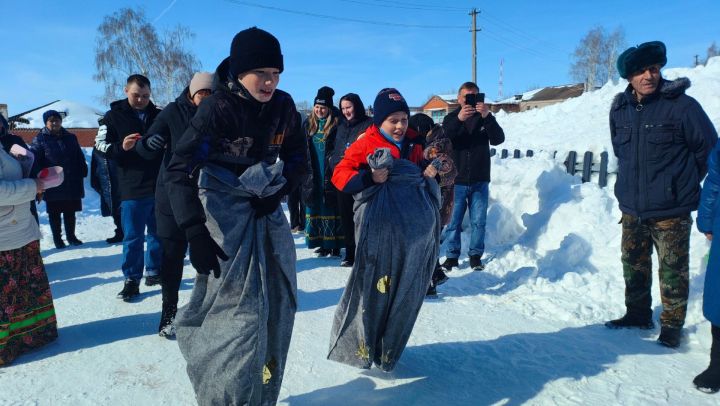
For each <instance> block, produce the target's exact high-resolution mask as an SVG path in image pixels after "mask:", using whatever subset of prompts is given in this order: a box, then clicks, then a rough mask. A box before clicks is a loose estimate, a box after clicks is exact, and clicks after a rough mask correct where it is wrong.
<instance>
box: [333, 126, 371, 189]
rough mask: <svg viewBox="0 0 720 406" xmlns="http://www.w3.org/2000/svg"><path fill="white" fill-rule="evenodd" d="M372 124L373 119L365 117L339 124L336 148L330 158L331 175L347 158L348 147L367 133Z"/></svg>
mask: <svg viewBox="0 0 720 406" xmlns="http://www.w3.org/2000/svg"><path fill="white" fill-rule="evenodd" d="M372 123H373V121H372V118H370V117H368V116H366V115H363V116H362V117H358V118H353V119H352V120H342V122H340V124H338V127H337V133H336V135H335V148H334V149H333V152H332V156H331V157H330V170H331V175H332V171H334V170H335V166H337V164H338V163H340V160H342V159H343V157H344V156H345V150H346V149H347V147H349V146H350V145H352V143H353V142H355V140H357V137H358V136H359V135H360V134H362V133H363V132H365V130H367V129H368V127H370V126H371V125H372Z"/></svg>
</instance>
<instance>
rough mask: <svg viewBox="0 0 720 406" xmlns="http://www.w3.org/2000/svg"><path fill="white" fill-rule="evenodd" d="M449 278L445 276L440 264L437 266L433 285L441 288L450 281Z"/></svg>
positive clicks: (433, 276)
mask: <svg viewBox="0 0 720 406" xmlns="http://www.w3.org/2000/svg"><path fill="white" fill-rule="evenodd" d="M448 279H450V278H448V276H447V275H445V272H443V270H442V268H441V267H440V264H437V265H436V266H435V270H434V271H433V274H432V284H433V285H435V286H440V285H442V284H443V283H445V282H447V281H448Z"/></svg>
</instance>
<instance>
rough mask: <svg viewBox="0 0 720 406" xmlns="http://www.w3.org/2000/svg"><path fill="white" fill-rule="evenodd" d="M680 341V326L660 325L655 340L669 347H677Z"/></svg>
mask: <svg viewBox="0 0 720 406" xmlns="http://www.w3.org/2000/svg"><path fill="white" fill-rule="evenodd" d="M680 341H682V328H675V327H666V326H662V328H661V329H660V337H658V339H657V342H658V344H660V345H664V346H666V347H669V348H677V347H679V346H680Z"/></svg>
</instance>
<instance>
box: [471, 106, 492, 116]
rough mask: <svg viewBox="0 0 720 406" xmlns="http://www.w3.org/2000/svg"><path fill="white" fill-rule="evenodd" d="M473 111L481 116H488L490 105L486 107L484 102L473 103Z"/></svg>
mask: <svg viewBox="0 0 720 406" xmlns="http://www.w3.org/2000/svg"><path fill="white" fill-rule="evenodd" d="M475 111H477V112H478V113H480V115H481V116H482V118H485V117H487V116H488V114H490V107H488V105H487V104H485V103H478V104H476V105H475Z"/></svg>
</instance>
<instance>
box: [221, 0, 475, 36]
mask: <svg viewBox="0 0 720 406" xmlns="http://www.w3.org/2000/svg"><path fill="white" fill-rule="evenodd" d="M225 1H227V2H228V3H234V4H238V5H243V6H248V7H256V8H262V9H266V10H273V11H280V12H283V13H289V14H298V15H304V16H308V17H315V18H324V19H327V20H334V21H348V22H353V23H359V24H369V25H382V26H384V27H404V28H425V29H467V27H466V26H464V25H424V24H404V23H398V22H390V21H372V20H361V19H358V18H346V17H337V16H330V15H326V14H317V13H310V12H306V11H297V10H290V9H287V8H281V7H274V6H266V5H264V4H257V3H251V2H247V1H239V0H225Z"/></svg>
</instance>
